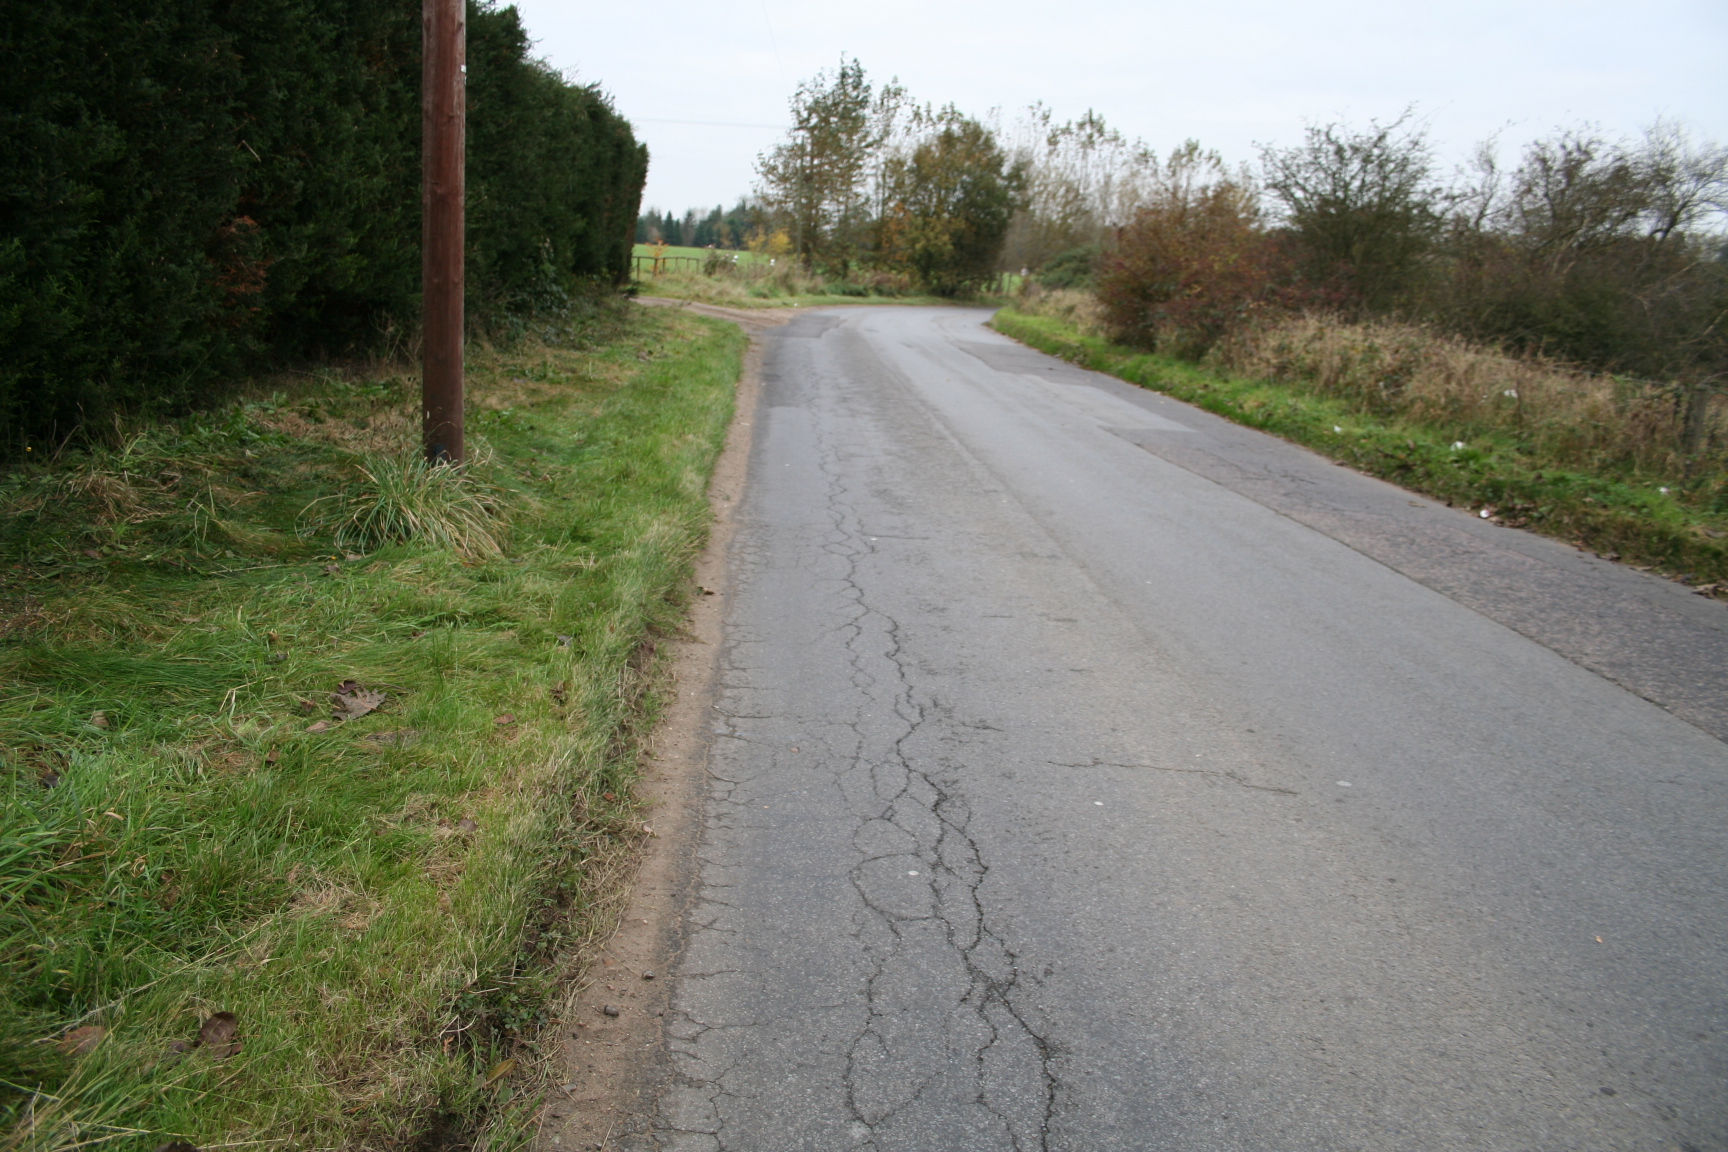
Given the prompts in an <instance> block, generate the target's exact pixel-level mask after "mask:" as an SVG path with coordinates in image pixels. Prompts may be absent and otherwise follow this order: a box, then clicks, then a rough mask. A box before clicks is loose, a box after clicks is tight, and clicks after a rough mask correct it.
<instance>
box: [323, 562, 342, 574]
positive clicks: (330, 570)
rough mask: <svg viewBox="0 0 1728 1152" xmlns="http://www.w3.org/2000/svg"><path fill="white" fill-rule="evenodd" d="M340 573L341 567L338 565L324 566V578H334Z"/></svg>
mask: <svg viewBox="0 0 1728 1152" xmlns="http://www.w3.org/2000/svg"><path fill="white" fill-rule="evenodd" d="M340 571H342V566H341V565H340V564H326V565H324V575H326V576H334V575H336V574H337V573H338V572H340Z"/></svg>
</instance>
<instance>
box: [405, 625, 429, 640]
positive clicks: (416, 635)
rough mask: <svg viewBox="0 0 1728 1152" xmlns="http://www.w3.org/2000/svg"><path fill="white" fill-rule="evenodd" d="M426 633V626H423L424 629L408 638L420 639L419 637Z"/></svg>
mask: <svg viewBox="0 0 1728 1152" xmlns="http://www.w3.org/2000/svg"><path fill="white" fill-rule="evenodd" d="M424 635H426V629H424V628H422V629H420V631H418V632H416V633H414V634H413V635H411V636H409V637H408V639H410V640H418V639H420V637H422V636H424Z"/></svg>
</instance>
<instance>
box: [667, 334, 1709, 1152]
mask: <svg viewBox="0 0 1728 1152" xmlns="http://www.w3.org/2000/svg"><path fill="white" fill-rule="evenodd" d="M987 318H988V313H987V312H982V311H974V310H963V309H912V308H906V309H901V308H879V309H856V310H845V311H838V310H836V311H830V312H815V313H811V314H808V315H803V316H800V317H799V318H798V319H796V320H795V321H793V322H792V323H791V324H789V325H787V326H785V327H783V328H781V329H778V330H776V331H774V332H773V333H770V335H769V344H768V349H767V354H766V361H765V370H764V377H763V379H764V391H763V396H762V401H761V404H760V407H759V408H758V410H757V412H756V413H755V415H754V420H755V422H756V427H755V429H754V431H755V446H754V455H753V458H752V460H751V472H750V481H749V487H748V490H747V493H746V496H745V504H744V507H743V509H742V511H741V513H740V518H739V521H738V527H737V534H736V536H735V537H734V540H733V544H732V551H731V558H730V565H731V577H730V580H731V586H730V592H729V595H730V601H729V603H728V604H727V606H726V625H725V636H726V640H725V644H724V650H723V652H722V654H721V657H720V671H719V683H718V685H717V688H716V701H717V704H716V707H715V711H714V713H713V728H712V740H713V743H712V747H711V750H710V753H709V758H708V759H709V769H710V774H711V791H710V795H709V798H708V802H707V803H708V806H707V811H706V814H705V820H704V831H703V838H702V842H701V845H700V864H699V884H698V888H697V890H696V891H695V892H693V893H689V894H687V897H688V899H689V912H688V916H687V922H686V928H685V941H684V945H683V949H682V952H681V954H680V957H679V959H678V961H677V964H676V966H675V967H674V969H673V971H672V973H671V975H672V977H673V979H674V981H675V984H674V988H673V990H672V1009H671V1011H670V1012H669V1013H668V1016H667V1023H666V1035H667V1040H666V1042H667V1045H668V1048H669V1058H670V1062H671V1068H672V1078H671V1080H670V1082H669V1083H668V1084H667V1085H666V1087H665V1088H664V1090H663V1091H662V1094H661V1098H660V1100H659V1103H658V1110H657V1118H656V1121H655V1128H654V1133H653V1138H654V1141H655V1142H656V1143H657V1144H658V1145H659V1146H661V1147H665V1148H672V1149H679V1150H685V1149H689V1150H695V1149H703V1150H713V1149H726V1150H729V1152H777V1150H782V1149H784V1150H793V1149H798V1150H813V1152H831V1150H843V1149H875V1150H880V1152H890V1150H892V1152H938V1150H965V1152H993V1150H996V1149H1002V1150H1017V1152H1024V1150H1034V1149H1036V1150H1040V1152H1043V1150H1055V1149H1061V1150H1074V1152H1079V1150H1088V1152H1093V1150H1105V1149H1134V1150H1140V1152H1144V1150H1148V1149H1172V1150H1178V1149H1179V1150H1184V1152H1202V1150H1210V1149H1241V1150H1280V1152H1294V1150H1301V1149H1314V1150H1321V1149H1324V1150H1326V1152H1344V1150H1348V1149H1363V1150H1382V1149H1448V1150H1450V1149H1505V1150H1508V1152H1511V1150H1518V1152H1532V1150H1539V1149H1541V1150H1545V1149H1554V1150H1561V1149H1565V1150H1569V1152H1575V1150H1580V1149H1626V1150H1632V1149H1637V1150H1644V1149H1649V1150H1651V1152H1713V1150H1718V1149H1728V1090H1725V1088H1724V1085H1725V1084H1728V992H1725V984H1724V968H1725V965H1724V960H1723V926H1724V925H1725V924H1728V899H1725V895H1728V883H1725V881H1728V868H1725V867H1724V853H1723V835H1724V832H1723V830H1724V827H1725V821H1724V817H1725V816H1728V746H1724V744H1723V743H1722V742H1721V740H1719V739H1718V738H1717V737H1716V736H1714V735H1712V734H1711V732H1712V731H1715V732H1721V731H1724V730H1728V729H1725V728H1719V727H1717V725H1718V724H1720V723H1723V720H1722V715H1723V713H1722V709H1723V706H1724V704H1723V697H1724V696H1725V695H1728V692H1725V689H1724V683H1725V681H1724V680H1723V679H1721V678H1715V677H1717V671H1719V670H1720V669H1723V668H1728V662H1724V661H1725V660H1728V626H1725V624H1724V623H1723V621H1722V617H1723V616H1724V615H1725V613H1723V612H1722V611H1721V606H1720V605H1716V604H1712V603H1705V602H1703V601H1701V600H1699V599H1698V598H1696V597H1688V596H1687V595H1686V593H1685V592H1684V590H1681V589H1677V588H1674V587H1673V586H1670V585H1663V584H1662V582H1660V581H1654V580H1650V579H1648V578H1646V577H1643V576H1641V575H1639V574H1637V573H1630V572H1628V571H1626V570H1624V569H1621V568H1618V567H1617V566H1612V565H1606V564H1603V563H1602V562H1600V561H1596V560H1594V559H1593V558H1587V557H1580V556H1577V555H1576V554H1574V553H1572V551H1571V550H1570V549H1566V548H1564V547H1563V546H1561V545H1558V544H1554V543H1552V542H1548V541H1536V542H1535V543H1531V541H1532V540H1534V539H1535V538H1533V537H1529V536H1527V535H1525V534H1522V533H1515V532H1513V531H1511V530H1509V529H1499V528H1495V527H1494V526H1492V525H1485V524H1483V525H1476V524H1472V523H1470V522H1469V519H1470V518H1469V517H1468V516H1467V514H1465V513H1462V512H1455V511H1452V510H1448V509H1445V508H1444V507H1437V506H1435V505H1434V504H1433V502H1431V501H1427V500H1417V499H1414V498H1411V497H1410V496H1409V494H1408V493H1404V492H1401V491H1399V490H1397V489H1394V488H1391V487H1390V486H1387V485H1383V484H1379V483H1378V482H1376V481H1372V480H1369V479H1367V478H1364V477H1360V476H1357V475H1355V474H1354V473H1350V472H1347V471H1346V470H1344V469H1341V468H1337V467H1336V466H1333V465H1330V464H1327V463H1325V462H1323V461H1320V460H1319V459H1318V458H1316V457H1313V456H1311V455H1310V454H1308V453H1305V452H1302V451H1301V450H1299V449H1296V448H1293V447H1291V446H1290V445H1287V444H1283V443H1282V442H1279V441H1276V440H1271V439H1269V438H1267V437H1264V436H1259V435H1258V434H1257V433H1253V432H1249V431H1247V430H1244V429H1237V428H1234V427H1233V426H1229V425H1225V424H1224V423H1223V422H1222V421H1216V420H1214V419H1213V418H1211V417H1209V416H1207V415H1206V414H1204V413H1201V412H1198V411H1196V410H1194V409H1191V408H1187V407H1185V406H1183V405H1181V404H1178V403H1176V402H1174V401H1171V400H1169V399H1167V398H1163V397H1158V396H1155V395H1153V394H1150V393H1143V392H1139V391H1138V390H1135V389H1130V388H1127V387H1126V386H1124V385H1120V384H1119V383H1116V382H1110V381H1106V380H1105V379H1104V378H1101V377H1097V376H1094V375H1092V374H1090V373H1085V372H1082V371H1080V370H1078V369H1075V368H1073V367H1071V366H1068V365H1065V364H1062V363H1061V362H1060V361H1055V360H1051V359H1050V358H1048V357H1044V356H1040V355H1038V354H1036V353H1034V352H1031V351H1029V350H1026V349H1023V348H1020V347H1019V346H1018V345H1015V344H1013V343H1012V342H1010V341H1008V340H1006V339H1004V338H1002V337H1000V336H997V335H996V334H994V333H992V332H990V331H989V330H988V329H985V328H984V327H983V326H982V324H983V322H984V321H985V320H986V319H987ZM747 418H748V417H747ZM1544 580H1546V581H1548V583H1543V581H1544ZM1567 597H1571V599H1570V600H1569V599H1567ZM1592 597H1594V599H1592ZM1603 612H1607V613H1609V614H1610V615H1612V616H1614V617H1615V618H1614V619H1586V620H1580V619H1578V617H1579V616H1580V615H1583V616H1591V615H1592V614H1597V615H1600V614H1601V613H1603ZM1641 614H1642V615H1641ZM1627 636H1631V637H1632V639H1630V640H1628V639H1626V637H1627ZM1713 670H1715V671H1713ZM1681 717H1686V718H1685V719H1682V718H1681Z"/></svg>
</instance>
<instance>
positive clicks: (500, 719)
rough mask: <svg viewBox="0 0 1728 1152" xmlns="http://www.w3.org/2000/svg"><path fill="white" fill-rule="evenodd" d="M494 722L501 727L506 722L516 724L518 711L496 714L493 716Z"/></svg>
mask: <svg viewBox="0 0 1728 1152" xmlns="http://www.w3.org/2000/svg"><path fill="white" fill-rule="evenodd" d="M492 723H494V724H496V725H498V726H499V727H503V726H504V725H506V724H514V723H516V713H514V712H506V713H504V715H502V716H496V717H494V718H493V720H492Z"/></svg>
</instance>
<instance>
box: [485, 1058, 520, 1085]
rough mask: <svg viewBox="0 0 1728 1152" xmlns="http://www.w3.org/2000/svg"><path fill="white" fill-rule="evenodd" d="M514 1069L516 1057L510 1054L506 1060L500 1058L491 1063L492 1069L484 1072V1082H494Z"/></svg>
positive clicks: (489, 1083)
mask: <svg viewBox="0 0 1728 1152" xmlns="http://www.w3.org/2000/svg"><path fill="white" fill-rule="evenodd" d="M514 1071H516V1057H514V1056H512V1057H510V1059H508V1060H500V1061H498V1063H496V1064H494V1065H492V1071H490V1072H488V1073H486V1083H487V1084H488V1085H491V1084H496V1083H497V1082H498V1081H500V1080H502V1079H504V1077H506V1076H508V1075H510V1073H512V1072H514Z"/></svg>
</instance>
